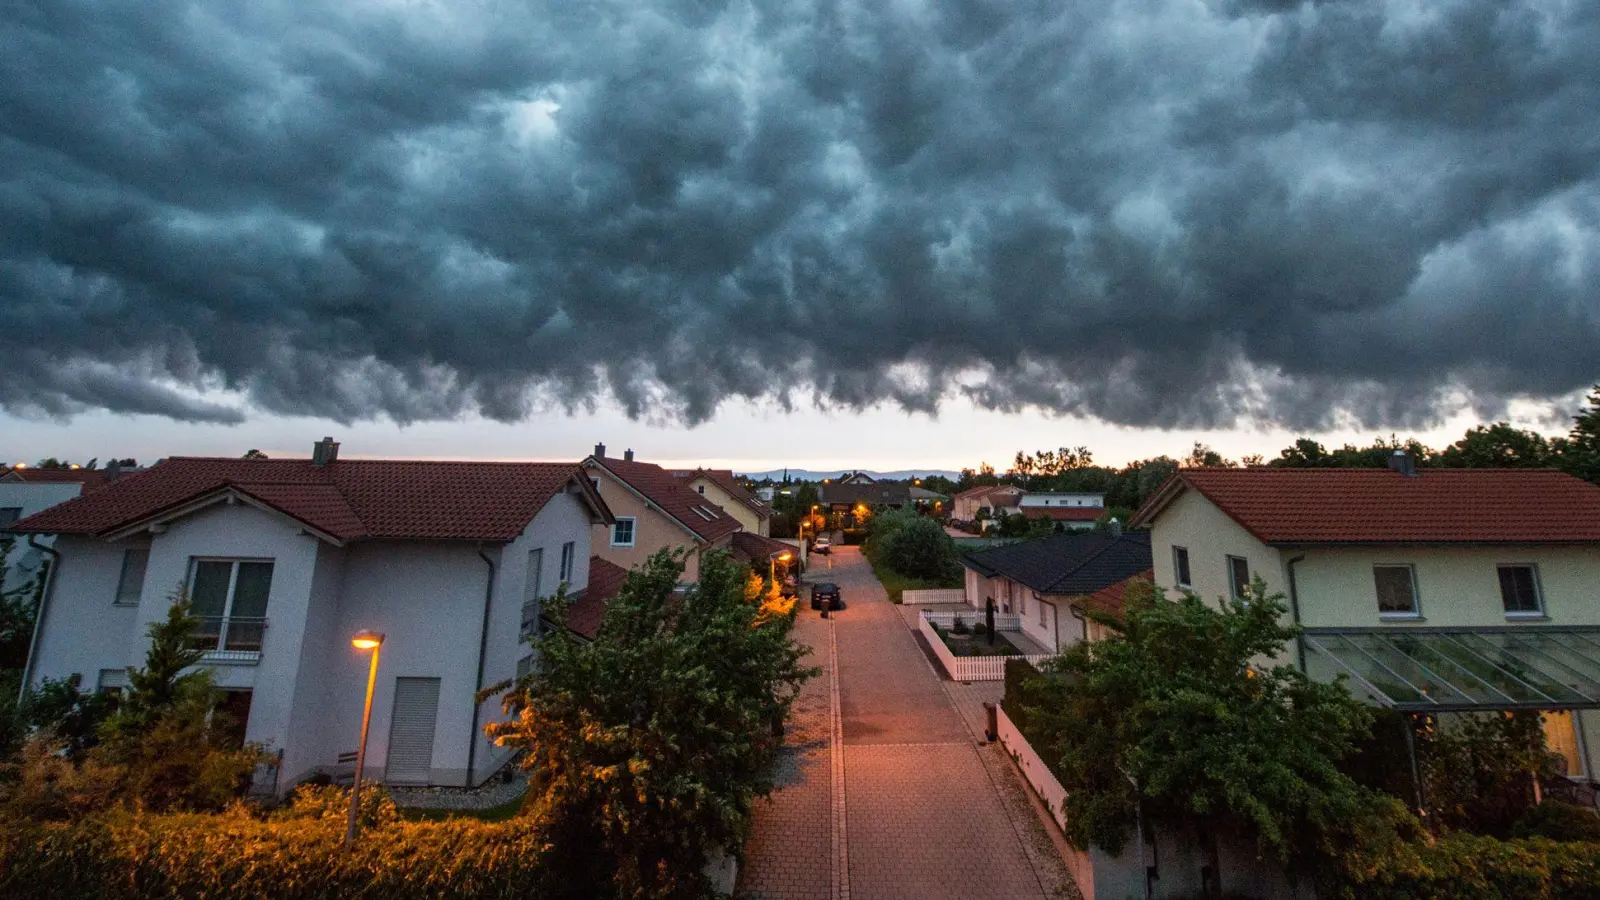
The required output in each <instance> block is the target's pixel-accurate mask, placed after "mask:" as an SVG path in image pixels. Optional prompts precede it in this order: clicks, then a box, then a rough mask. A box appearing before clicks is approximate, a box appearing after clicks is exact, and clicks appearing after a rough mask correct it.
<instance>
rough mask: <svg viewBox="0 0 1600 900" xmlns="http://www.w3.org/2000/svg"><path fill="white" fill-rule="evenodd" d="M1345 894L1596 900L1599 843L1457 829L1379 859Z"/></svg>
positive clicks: (1372, 899)
mask: <svg viewBox="0 0 1600 900" xmlns="http://www.w3.org/2000/svg"><path fill="white" fill-rule="evenodd" d="M1345 896H1347V897H1358V898H1360V900H1513V898H1514V900H1595V898H1600V844H1591V843H1579V842H1572V843H1562V842H1557V841H1552V840H1549V839H1546V838H1532V839H1530V840H1522V841H1501V840H1498V839H1496V838H1492V837H1480V836H1476V835H1466V834H1461V835H1453V836H1451V837H1447V838H1444V839H1442V840H1440V841H1438V842H1437V843H1435V844H1433V845H1432V846H1415V847H1412V848H1410V850H1409V851H1408V852H1403V853H1400V854H1397V855H1395V856H1394V857H1391V858H1388V859H1385V860H1381V861H1379V862H1378V863H1377V865H1376V867H1375V868H1374V869H1373V870H1371V871H1370V872H1368V873H1366V874H1365V875H1364V876H1363V877H1361V878H1359V879H1358V880H1357V881H1356V882H1355V883H1352V884H1349V885H1347V889H1346V891H1345Z"/></svg>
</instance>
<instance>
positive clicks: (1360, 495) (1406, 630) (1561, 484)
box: [1130, 454, 1600, 777]
mask: <svg viewBox="0 0 1600 900" xmlns="http://www.w3.org/2000/svg"><path fill="white" fill-rule="evenodd" d="M1130 524H1131V525H1134V526H1148V527H1149V528H1150V533H1151V542H1152V556H1153V560H1154V569H1155V579H1156V582H1157V584H1159V585H1161V586H1162V587H1165V588H1167V589H1168V590H1169V591H1170V590H1182V591H1190V592H1193V593H1195V594H1197V595H1199V596H1200V597H1202V598H1204V599H1206V600H1208V601H1216V602H1223V601H1224V598H1227V597H1230V596H1238V595H1240V594H1241V593H1242V592H1243V590H1244V588H1245V586H1246V585H1247V584H1249V583H1250V581H1251V579H1253V578H1255V577H1258V576H1259V577H1260V578H1261V579H1262V580H1263V581H1264V582H1265V583H1266V585H1267V589H1268V590H1269V591H1271V592H1280V593H1282V594H1283V595H1284V596H1285V597H1286V598H1287V605H1288V611H1287V617H1288V618H1289V619H1290V620H1291V621H1292V622H1293V623H1294V624H1296V625H1299V626H1301V627H1302V628H1303V629H1304V634H1303V636H1302V637H1301V638H1300V640H1299V641H1298V642H1297V643H1296V646H1295V647H1293V648H1292V652H1293V655H1294V660H1293V661H1294V662H1295V664H1297V665H1299V666H1301V667H1302V668H1304V669H1305V670H1306V671H1307V672H1308V673H1309V674H1311V675H1312V676H1313V677H1318V678H1322V679H1328V680H1331V679H1333V678H1334V677H1335V676H1339V675H1343V676H1344V677H1346V678H1347V679H1348V685H1349V686H1350V688H1351V689H1352V691H1354V692H1356V693H1357V694H1359V695H1362V696H1365V697H1367V698H1369V699H1370V700H1372V702H1374V703H1377V704H1379V705H1382V706H1387V707H1390V708H1394V709H1398V710H1401V711H1404V712H1412V713H1427V714H1452V713H1456V712H1470V711H1483V710H1500V709H1538V710H1542V711H1544V714H1545V721H1546V735H1547V738H1548V740H1549V743H1550V746H1551V748H1552V749H1553V750H1555V751H1556V752H1558V753H1560V754H1561V755H1562V759H1563V761H1564V764H1565V765H1566V766H1567V768H1568V772H1569V773H1572V774H1574V775H1579V774H1582V775H1585V776H1587V777H1595V776H1596V775H1600V713H1593V712H1590V713H1585V712H1583V711H1584V710H1593V709H1597V708H1600V486H1596V485H1593V484H1589V483H1587V482H1584V481H1580V480H1579V479H1576V478H1573V477H1572V476H1570V475H1566V474H1563V473H1561V472H1555V471H1547V470H1529V469H1431V468H1429V469H1418V468H1416V467H1415V465H1414V464H1413V462H1412V461H1411V460H1410V459H1409V458H1407V457H1405V455H1404V454H1397V456H1396V457H1395V458H1394V459H1393V460H1392V461H1391V464H1390V466H1389V467H1388V468H1385V469H1278V468H1266V467H1260V468H1245V469H1211V468H1197V469H1180V470H1179V471H1178V472H1177V473H1176V474H1175V475H1173V476H1172V477H1171V478H1169V479H1168V480H1167V481H1166V483H1165V484H1163V485H1162V487H1161V488H1160V489H1158V490H1157V492H1156V493H1155V494H1154V495H1153V496H1152V497H1151V498H1150V499H1149V501H1148V502H1146V504H1145V505H1144V507H1143V508H1142V509H1140V510H1139V512H1138V513H1137V514H1136V515H1135V516H1134V518H1133V520H1132V521H1131V522H1130Z"/></svg>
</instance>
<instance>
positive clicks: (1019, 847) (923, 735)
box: [739, 547, 1077, 900]
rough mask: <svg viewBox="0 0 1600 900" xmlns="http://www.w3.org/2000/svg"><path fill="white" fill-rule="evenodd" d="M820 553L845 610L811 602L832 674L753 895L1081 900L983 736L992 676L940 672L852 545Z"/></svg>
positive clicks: (793, 745) (765, 813) (791, 767)
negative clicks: (952, 678) (952, 677)
mask: <svg viewBox="0 0 1600 900" xmlns="http://www.w3.org/2000/svg"><path fill="white" fill-rule="evenodd" d="M827 566H828V563H827V561H826V559H825V558H822V557H817V558H814V559H813V565H812V574H811V578H812V579H813V580H830V581H834V582H836V583H837V584H839V586H840V589H841V591H842V593H843V595H844V601H845V604H846V609H845V610H844V611H843V612H840V613H834V614H833V617H832V618H830V619H828V620H823V619H821V618H820V617H819V616H818V615H817V613H815V612H812V611H811V610H810V608H809V606H808V605H806V604H805V602H804V598H805V597H806V593H805V591H804V590H803V589H802V606H801V618H800V623H799V627H798V631H799V636H800V637H801V639H802V640H805V641H806V642H807V643H808V644H809V645H810V646H811V647H812V649H813V656H812V661H813V662H814V663H815V664H816V665H820V666H823V667H824V669H825V670H826V671H825V674H824V676H823V677H821V678H818V679H816V680H814V681H813V682H811V683H809V684H808V685H807V686H806V690H805V693H804V694H803V695H802V697H801V702H800V704H799V709H798V710H797V716H796V723H795V727H794V728H793V729H791V731H790V743H789V747H788V749H787V750H786V751H785V757H784V760H783V763H782V767H781V772H780V779H781V784H780V788H779V790H778V791H777V792H775V793H774V795H773V796H772V798H771V799H770V800H767V801H763V802H761V803H760V804H759V805H758V807H757V810H756V822H755V834H754V836H753V838H752V839H751V841H750V843H749V844H748V845H747V847H746V860H745V867H744V870H743V873H742V874H741V878H740V884H739V887H740V892H741V895H743V896H747V897H750V898H772V900H779V898H782V900H790V898H795V900H798V898H808V900H810V898H816V900H849V898H850V897H851V896H852V895H854V896H855V897H856V898H861V900H877V898H887V900H892V898H908V900H910V898H917V900H923V898H930V900H932V898H952V900H954V898H980V897H981V898H991V897H992V898H1055V897H1076V896H1077V893H1076V890H1075V889H1074V888H1073V886H1072V884H1071V880H1070V877H1069V876H1068V875H1067V872H1066V869H1065V867H1064V866H1063V865H1062V863H1061V859H1060V856H1059V855H1058V854H1057V853H1056V851H1055V849H1054V847H1053V846H1052V844H1051V842H1050V838H1049V836H1048V835H1047V834H1046V833H1045V831H1044V827H1043V826H1042V825H1041V824H1040V823H1039V821H1038V819H1037V817H1035V816H1034V814H1033V811H1032V809H1031V808H1030V806H1029V800H1028V798H1027V794H1026V792H1025V791H1026V789H1025V788H1024V787H1023V785H1022V782H1021V780H1020V778H1019V777H1018V776H1017V775H1016V773H1015V771H1014V769H1013V768H1012V766H1011V763H1010V761H1009V760H1008V759H1006V758H1005V755H1004V751H1003V750H1002V749H1001V748H999V747H998V746H980V742H981V738H982V734H981V729H982V712H981V710H982V703H983V701H984V700H993V699H997V698H998V696H999V693H1000V686H999V684H998V683H990V684H981V685H959V684H952V683H951V682H948V681H944V680H943V679H941V678H940V677H939V676H938V675H936V674H935V671H934V669H933V667H932V665H931V664H930V663H929V661H928V659H927V657H926V656H925V655H924V653H923V651H922V650H921V648H920V647H919V645H918V638H917V637H916V636H915V634H914V633H913V632H912V631H911V629H909V628H908V627H907V625H906V621H907V620H906V619H905V618H903V617H902V615H901V609H900V608H899V607H895V606H893V605H891V604H890V603H889V602H888V599H887V597H886V596H885V595H884V592H883V588H882V586H881V585H879V583H878V581H877V579H875V578H874V577H873V576H872V570H871V568H870V567H869V566H868V565H867V564H866V562H865V560H863V559H862V558H861V555H860V553H859V551H858V550H856V549H855V548H853V547H848V548H847V547H841V548H839V549H837V550H835V551H834V557H833V568H832V570H831V571H830V570H829V569H828V568H827Z"/></svg>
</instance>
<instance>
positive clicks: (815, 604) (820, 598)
mask: <svg viewBox="0 0 1600 900" xmlns="http://www.w3.org/2000/svg"><path fill="white" fill-rule="evenodd" d="M823 603H827V604H828V608H829V609H844V599H843V598H841V597H840V596H839V586H838V585H837V584H834V583H832V582H830V581H819V582H817V583H816V584H813V585H812V586H811V608H812V609H821V608H822V604H823Z"/></svg>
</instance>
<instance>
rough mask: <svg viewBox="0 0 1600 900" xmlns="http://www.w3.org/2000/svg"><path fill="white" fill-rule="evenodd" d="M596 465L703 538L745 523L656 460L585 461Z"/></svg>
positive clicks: (605, 458) (598, 458)
mask: <svg viewBox="0 0 1600 900" xmlns="http://www.w3.org/2000/svg"><path fill="white" fill-rule="evenodd" d="M590 464H593V465H597V466H599V467H601V468H603V469H605V470H606V471H607V472H610V473H611V474H612V475H613V476H615V477H616V478H617V479H618V480H620V481H622V482H623V483H624V484H626V485H628V486H629V487H631V488H633V489H634V490H635V491H638V492H639V493H640V494H642V495H643V496H644V498H645V499H646V500H649V501H650V503H651V504H653V505H654V506H655V507H656V508H657V509H659V510H661V511H662V512H664V513H666V514H667V515H668V516H669V517H671V518H672V519H673V520H675V521H677V522H678V523H679V524H680V525H682V526H683V527H685V528H687V529H689V531H691V532H693V533H694V534H695V535H697V536H698V537H699V538H700V539H701V540H703V541H706V542H710V541H714V540H716V539H718V538H720V537H723V536H724V535H728V534H732V533H733V532H735V531H738V530H739V529H740V528H742V527H744V526H742V525H740V524H739V520H738V519H735V518H734V517H733V516H730V515H728V513H727V511H726V510H724V509H723V508H722V507H720V506H718V505H716V504H715V503H712V502H711V501H710V500H707V499H706V498H704V497H702V496H700V495H699V494H697V493H695V492H694V491H691V490H689V488H688V486H687V485H685V484H684V483H683V482H682V481H681V480H679V479H678V478H677V477H676V476H675V475H673V474H672V473H671V472H668V471H667V470H666V469H663V468H661V467H660V466H658V465H655V464H654V463H647V462H637V461H634V460H625V459H615V458H613V457H609V456H591V457H589V458H588V459H586V460H584V465H590Z"/></svg>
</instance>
